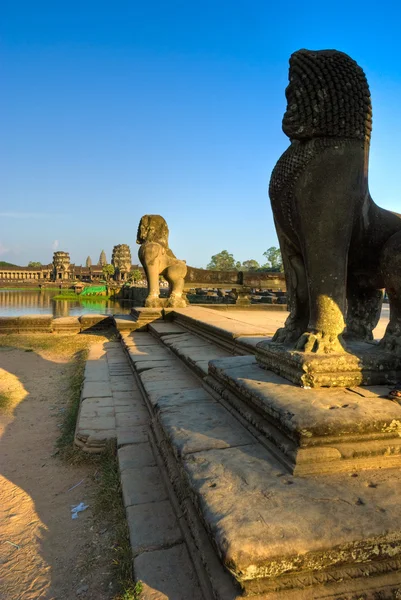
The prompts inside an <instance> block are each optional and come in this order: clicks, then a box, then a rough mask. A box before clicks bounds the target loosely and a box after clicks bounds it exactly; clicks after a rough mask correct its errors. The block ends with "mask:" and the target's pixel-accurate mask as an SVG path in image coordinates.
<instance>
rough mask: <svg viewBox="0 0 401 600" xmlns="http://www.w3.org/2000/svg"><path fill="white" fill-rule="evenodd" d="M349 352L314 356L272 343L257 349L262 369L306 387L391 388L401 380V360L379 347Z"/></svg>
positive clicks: (357, 345) (352, 346)
mask: <svg viewBox="0 0 401 600" xmlns="http://www.w3.org/2000/svg"><path fill="white" fill-rule="evenodd" d="M347 350H348V352H337V353H329V354H323V355H322V354H315V353H313V352H301V351H298V350H294V349H293V348H292V347H291V346H289V345H285V344H277V343H274V342H271V341H266V342H261V343H259V344H258V345H257V347H256V358H257V361H258V363H259V364H260V366H261V367H263V368H265V369H268V370H271V371H273V372H274V373H277V374H278V375H281V376H282V377H285V378H286V379H289V380H290V381H292V382H293V383H297V384H298V385H301V386H304V387H323V386H324V387H353V386H358V385H383V384H384V385H388V384H389V383H394V384H395V383H396V382H397V381H399V380H400V379H401V359H400V358H399V357H397V356H396V355H394V354H391V353H390V352H384V351H383V350H382V348H381V347H380V346H379V345H374V344H372V343H364V342H352V341H350V342H348V344H347Z"/></svg>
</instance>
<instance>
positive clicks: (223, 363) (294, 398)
mask: <svg viewBox="0 0 401 600" xmlns="http://www.w3.org/2000/svg"><path fill="white" fill-rule="evenodd" d="M213 382H216V383H217V386H214V383H213ZM208 383H210V384H211V385H212V387H215V389H217V388H219V389H220V393H221V394H222V396H223V398H224V399H225V400H228V401H229V402H231V403H232V404H234V405H235V406H236V408H237V410H239V411H240V412H241V414H242V415H243V416H244V417H245V418H246V419H247V420H249V421H250V422H251V424H252V425H254V426H255V427H256V428H257V429H258V430H259V431H261V432H262V435H264V436H265V439H266V440H268V442H269V444H270V443H272V444H273V446H272V448H274V451H275V452H276V453H277V456H279V457H280V460H282V461H283V464H285V465H286V466H287V468H289V469H290V470H291V471H292V472H294V473H296V474H299V475H302V474H307V473H308V474H312V473H322V472H335V471H338V470H339V471H346V470H348V471H352V470H353V469H369V468H370V469H377V468H385V467H387V468H393V467H396V466H398V467H399V466H401V436H400V432H401V406H400V405H399V404H398V403H396V402H392V401H391V400H388V399H386V398H382V397H381V396H380V395H376V396H375V397H371V398H365V397H363V396H361V395H360V394H358V393H354V392H352V391H350V390H347V389H344V388H329V389H327V388H317V389H303V388H300V387H298V386H296V385H294V384H291V383H290V382H288V381H287V380H286V379H283V378H282V377H280V376H279V375H276V374H275V373H272V372H271V371H266V370H264V369H261V368H260V367H259V366H258V364H257V363H256V359H255V357H253V356H252V357H246V356H243V357H232V358H227V359H223V360H218V361H211V362H210V364H209V376H208ZM385 389H386V390H387V388H385ZM238 401H239V402H240V404H239V405H238ZM252 411H253V412H252Z"/></svg>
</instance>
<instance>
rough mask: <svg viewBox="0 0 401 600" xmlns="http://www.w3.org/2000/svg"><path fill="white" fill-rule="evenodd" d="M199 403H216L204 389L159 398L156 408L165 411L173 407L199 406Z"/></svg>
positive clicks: (193, 389) (184, 391) (167, 394)
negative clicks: (184, 405)
mask: <svg viewBox="0 0 401 600" xmlns="http://www.w3.org/2000/svg"><path fill="white" fill-rule="evenodd" d="M199 402H214V400H213V398H212V397H211V396H210V395H209V394H208V393H207V392H206V391H205V390H204V389H203V388H202V387H197V388H192V389H189V390H183V391H182V392H175V393H173V394H169V393H166V394H165V395H164V396H161V397H160V398H159V400H158V401H157V405H156V408H157V409H158V410H164V409H166V408H169V407H171V406H182V405H183V404H198V403H199Z"/></svg>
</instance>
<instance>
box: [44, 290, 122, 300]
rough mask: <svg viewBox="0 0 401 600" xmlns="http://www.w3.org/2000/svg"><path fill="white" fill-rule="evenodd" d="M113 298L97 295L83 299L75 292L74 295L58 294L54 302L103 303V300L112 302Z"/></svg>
mask: <svg viewBox="0 0 401 600" xmlns="http://www.w3.org/2000/svg"><path fill="white" fill-rule="evenodd" d="M110 298H111V296H100V295H99V296H97V295H96V294H85V295H84V296H82V298H81V294H75V292H74V293H73V294H57V295H56V296H53V298H52V300H73V301H74V302H75V301H76V300H78V301H82V302H83V301H85V302H86V301H88V302H94V301H96V302H97V301H98V300H100V301H103V300H110Z"/></svg>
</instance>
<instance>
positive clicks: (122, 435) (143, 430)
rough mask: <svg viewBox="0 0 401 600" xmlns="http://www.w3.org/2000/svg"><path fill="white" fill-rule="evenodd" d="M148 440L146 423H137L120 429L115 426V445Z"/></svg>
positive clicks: (141, 442)
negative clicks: (134, 425)
mask: <svg viewBox="0 0 401 600" xmlns="http://www.w3.org/2000/svg"><path fill="white" fill-rule="evenodd" d="M147 441H148V427H147V426H146V425H137V426H136V427H131V428H130V429H121V427H117V445H118V446H119V447H120V446H125V445H126V444H143V443H145V442H147Z"/></svg>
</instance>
